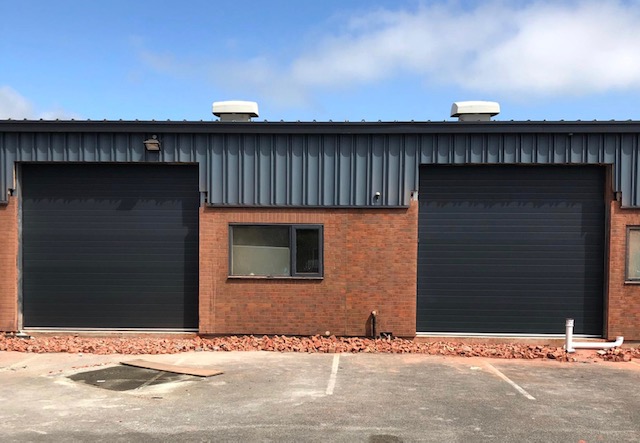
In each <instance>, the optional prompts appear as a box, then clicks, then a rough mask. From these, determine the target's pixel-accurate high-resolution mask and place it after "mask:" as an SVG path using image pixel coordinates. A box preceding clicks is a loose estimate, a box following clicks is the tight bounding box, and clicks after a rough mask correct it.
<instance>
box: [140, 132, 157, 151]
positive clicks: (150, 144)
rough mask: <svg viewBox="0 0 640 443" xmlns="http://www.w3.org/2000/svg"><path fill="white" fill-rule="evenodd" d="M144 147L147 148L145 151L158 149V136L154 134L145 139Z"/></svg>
mask: <svg viewBox="0 0 640 443" xmlns="http://www.w3.org/2000/svg"><path fill="white" fill-rule="evenodd" d="M144 147H145V148H147V151H159V150H160V140H158V136H157V135H155V134H154V135H152V136H151V138H148V139H146V140H145V141H144Z"/></svg>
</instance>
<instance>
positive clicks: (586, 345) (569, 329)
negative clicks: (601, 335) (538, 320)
mask: <svg viewBox="0 0 640 443" xmlns="http://www.w3.org/2000/svg"><path fill="white" fill-rule="evenodd" d="M565 327H566V330H565V341H564V349H565V351H567V352H576V349H611V348H616V347H618V346H620V345H622V342H623V341H624V337H616V341H611V342H595V341H594V342H578V341H573V319H572V318H568V319H567V322H566V323H565Z"/></svg>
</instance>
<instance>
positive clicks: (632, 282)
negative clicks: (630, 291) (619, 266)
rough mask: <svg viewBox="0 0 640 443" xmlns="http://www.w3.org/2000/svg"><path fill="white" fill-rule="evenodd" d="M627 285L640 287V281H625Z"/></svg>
mask: <svg viewBox="0 0 640 443" xmlns="http://www.w3.org/2000/svg"><path fill="white" fill-rule="evenodd" d="M624 284H625V285H640V280H625V281H624Z"/></svg>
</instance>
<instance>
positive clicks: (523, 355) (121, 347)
mask: <svg viewBox="0 0 640 443" xmlns="http://www.w3.org/2000/svg"><path fill="white" fill-rule="evenodd" d="M0 351H18V352H34V353H47V352H66V353H86V354H129V355H134V354H175V353H179V352H188V351H273V352H306V353H388V354H428V355H448V356H465V357H490V358H506V359H514V358H519V359H553V360H560V361H575V360H576V358H575V356H573V354H571V355H567V354H566V353H565V352H564V350H563V349H562V348H561V347H556V346H545V345H528V344H477V343H476V344H464V343H460V342H448V341H447V342H444V341H440V342H416V341H412V340H405V339H400V338H394V339H376V340H373V339H368V338H346V337H334V336H331V337H324V336H319V335H316V336H313V337H287V336H266V335H265V336H262V337H255V336H252V335H245V336H226V337H213V338H203V337H193V338H156V337H131V338H96V337H80V336H53V337H51V336H39V337H31V338H19V337H15V336H12V335H0ZM590 355H592V356H593V357H594V358H601V359H603V360H607V361H630V360H631V359H634V358H635V359H640V348H639V347H633V348H618V349H611V350H608V351H599V352H598V353H596V352H593V353H592V354H590Z"/></svg>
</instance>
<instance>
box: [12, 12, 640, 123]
mask: <svg viewBox="0 0 640 443" xmlns="http://www.w3.org/2000/svg"><path fill="white" fill-rule="evenodd" d="M0 18H1V19H0V20H1V23H2V25H1V26H0V118H1V119H6V118H20V119H21V118H29V119H38V118H45V119H52V118H59V119H69V118H76V119H98V120H102V119H109V120H118V119H123V120H134V119H139V120H151V119H156V120H166V119H171V120H183V119H184V120H205V121H208V120H213V119H214V117H213V116H212V114H211V103H212V102H213V101H217V100H254V101H257V102H258V103H259V107H260V118H259V119H258V120H263V119H266V120H269V121H274V120H285V121H296V120H301V121H309V120H318V121H327V120H333V121H344V120H351V121H360V120H366V121H377V120H383V121H393V120H398V121H406V120H416V121H425V120H431V121H442V120H450V119H451V118H450V117H449V111H450V107H451V104H452V103H453V102H454V101H460V100H492V101H498V102H500V105H501V109H502V112H501V114H500V115H499V116H497V117H496V119H497V120H579V119H580V120H612V119H615V120H629V119H631V120H640V107H639V105H638V104H639V103H640V32H639V31H638V30H637V29H638V25H637V24H638V23H640V2H636V1H615V0H611V1H606V2H605V1H577V0H576V1H541V0H530V1H522V2H517V1H500V0H495V1H494V0H488V1H463V0H458V1H444V0H443V1H426V0H425V1H419V0H407V1H402V0H396V1H383V0H367V1H364V0H363V1H361V0H340V1H338V0H322V1H320V0H317V1H312V0H308V1H305V0H298V1H293V0H292V1H285V0H270V1H266V0H265V1H258V0H244V1H211V0H209V1H199V0H194V1H189V2H178V1H160V0H159V1H155V2H142V1H132V0H129V1H120V0H110V1H87V0H82V1H71V0H59V1H56V2H52V1H35V0H22V1H8V0H5V1H1V2H0Z"/></svg>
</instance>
